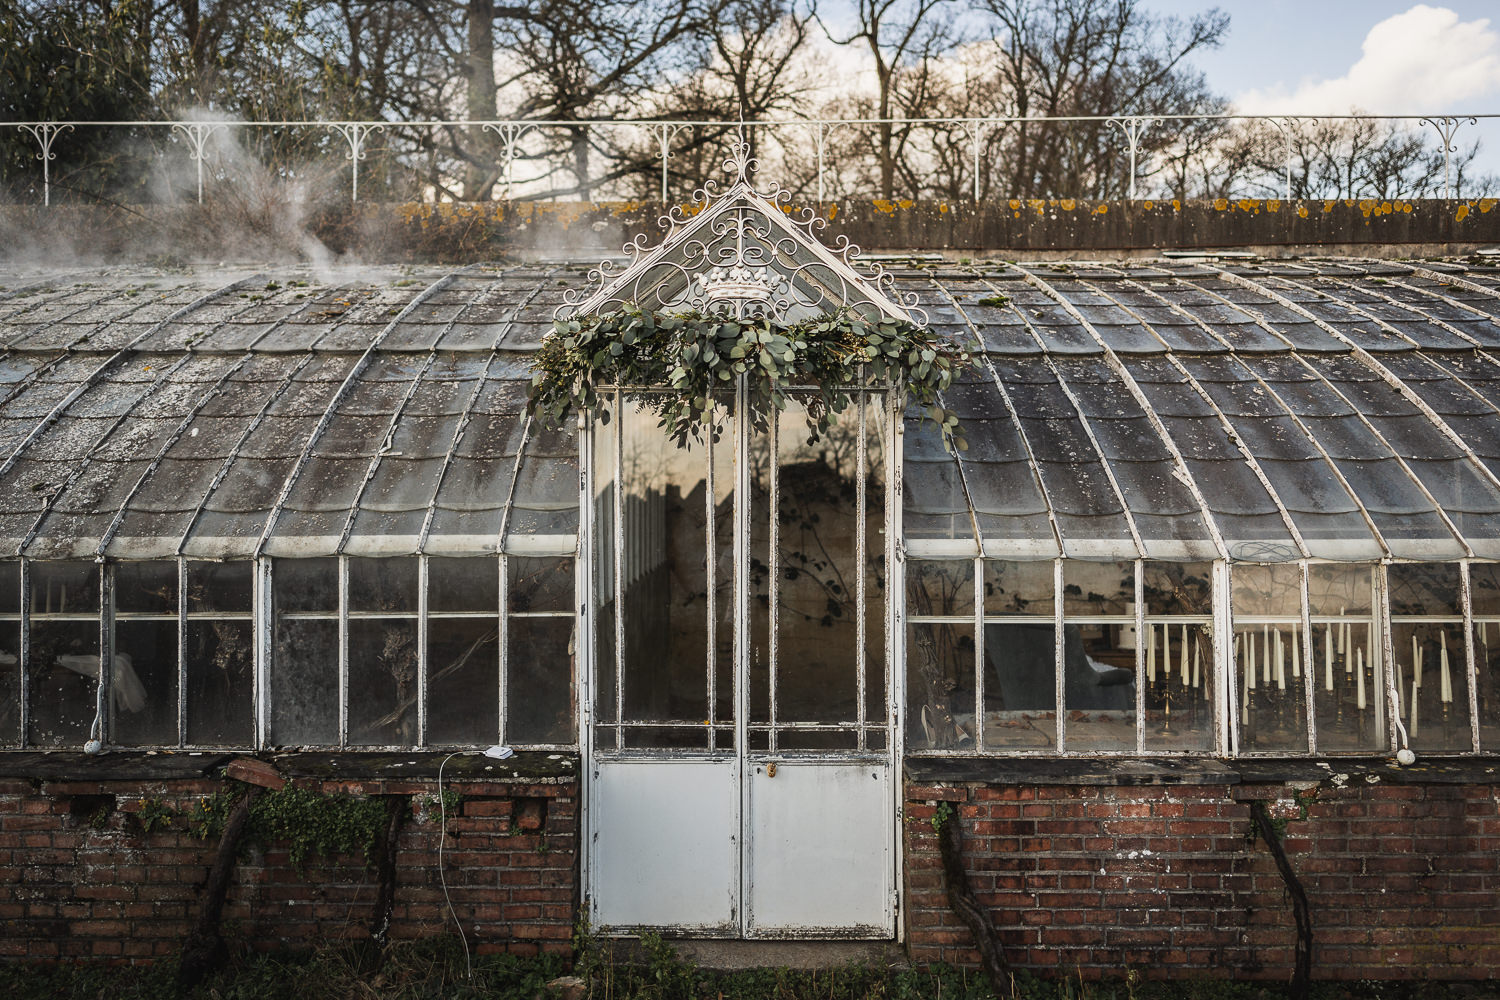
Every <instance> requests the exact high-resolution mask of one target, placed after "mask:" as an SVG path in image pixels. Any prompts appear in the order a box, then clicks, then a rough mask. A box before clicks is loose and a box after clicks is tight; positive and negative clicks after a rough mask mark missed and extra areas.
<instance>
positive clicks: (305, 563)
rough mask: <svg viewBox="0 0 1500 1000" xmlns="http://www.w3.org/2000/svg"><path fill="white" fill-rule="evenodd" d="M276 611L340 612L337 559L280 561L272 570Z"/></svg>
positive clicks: (277, 561)
mask: <svg viewBox="0 0 1500 1000" xmlns="http://www.w3.org/2000/svg"><path fill="white" fill-rule="evenodd" d="M271 580H272V584H273V587H274V590H275V597H276V610H277V612H278V613H280V612H283V611H337V610H338V609H339V563H338V560H337V559H278V560H276V562H275V564H274V565H273V566H272V568H271Z"/></svg>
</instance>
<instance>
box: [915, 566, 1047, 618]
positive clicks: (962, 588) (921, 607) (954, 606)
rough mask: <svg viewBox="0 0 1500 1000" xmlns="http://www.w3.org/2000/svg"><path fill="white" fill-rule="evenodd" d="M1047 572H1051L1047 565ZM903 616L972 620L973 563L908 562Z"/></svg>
mask: <svg viewBox="0 0 1500 1000" xmlns="http://www.w3.org/2000/svg"><path fill="white" fill-rule="evenodd" d="M1048 568H1049V569H1050V568H1051V567H1050V564H1049V566H1048ZM906 613H907V614H909V615H938V616H941V617H949V618H951V617H958V618H971V617H973V615H974V560H972V559H942V560H939V559H912V560H909V561H908V562H907V564H906Z"/></svg>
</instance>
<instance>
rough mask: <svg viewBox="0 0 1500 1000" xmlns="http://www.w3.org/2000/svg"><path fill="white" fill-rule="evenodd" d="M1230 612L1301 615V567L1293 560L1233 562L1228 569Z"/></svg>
mask: <svg viewBox="0 0 1500 1000" xmlns="http://www.w3.org/2000/svg"><path fill="white" fill-rule="evenodd" d="M1230 580H1231V584H1232V586H1233V588H1234V594H1233V598H1232V604H1233V608H1234V616H1235V617H1236V618H1242V617H1245V616H1247V615H1272V616H1280V617H1300V616H1301V615H1302V567H1301V566H1300V565H1299V564H1297V563H1273V564H1271V565H1265V566H1260V565H1255V564H1253V563H1236V564H1235V565H1234V567H1233V568H1232V569H1231V571H1230Z"/></svg>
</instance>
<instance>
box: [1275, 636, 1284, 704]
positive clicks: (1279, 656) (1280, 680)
mask: <svg viewBox="0 0 1500 1000" xmlns="http://www.w3.org/2000/svg"><path fill="white" fill-rule="evenodd" d="M1276 688H1277V690H1279V691H1285V690H1286V649H1285V648H1283V647H1282V645H1281V629H1277V630H1276Z"/></svg>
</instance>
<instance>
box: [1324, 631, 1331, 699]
mask: <svg viewBox="0 0 1500 1000" xmlns="http://www.w3.org/2000/svg"><path fill="white" fill-rule="evenodd" d="M1323 629H1324V635H1323V690H1325V691H1332V690H1333V626H1332V625H1325V626H1323Z"/></svg>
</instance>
